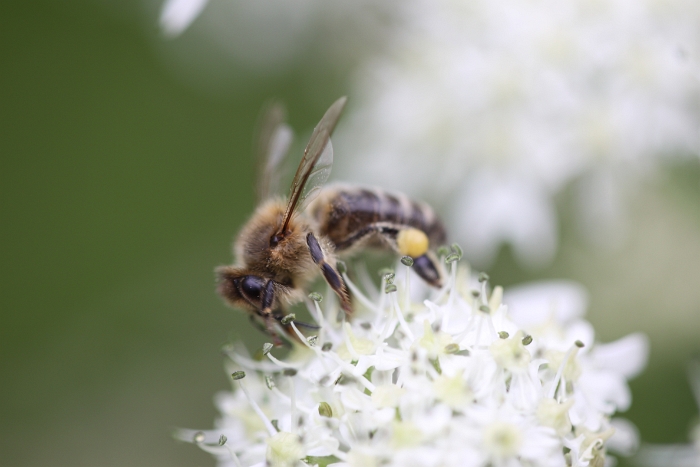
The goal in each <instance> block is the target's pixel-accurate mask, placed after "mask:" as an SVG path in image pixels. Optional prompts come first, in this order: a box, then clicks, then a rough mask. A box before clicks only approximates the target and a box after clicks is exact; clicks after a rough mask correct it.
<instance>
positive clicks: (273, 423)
mask: <svg viewBox="0 0 700 467" xmlns="http://www.w3.org/2000/svg"><path fill="white" fill-rule="evenodd" d="M270 423H272V426H274V427H275V430H277V432H279V431H280V422H279V420H277V419H274V420H270Z"/></svg>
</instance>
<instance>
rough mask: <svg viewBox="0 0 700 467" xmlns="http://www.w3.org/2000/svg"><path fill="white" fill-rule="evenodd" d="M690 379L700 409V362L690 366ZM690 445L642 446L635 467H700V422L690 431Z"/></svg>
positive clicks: (694, 361) (636, 457)
mask: <svg viewBox="0 0 700 467" xmlns="http://www.w3.org/2000/svg"><path fill="white" fill-rule="evenodd" d="M688 377H689V379H690V385H691V388H692V390H693V395H694V396H695V403H696V404H697V406H698V409H700V360H697V359H696V360H693V361H692V362H691V363H690V365H689V366H688ZM690 440H691V443H690V444H666V445H659V444H657V445H654V444H646V445H642V447H641V449H640V450H639V453H638V454H637V455H636V456H635V458H634V460H635V461H636V462H635V465H639V466H640V467H700V422H697V421H696V422H695V425H694V426H693V428H692V429H691V431H690Z"/></svg>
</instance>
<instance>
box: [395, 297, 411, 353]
mask: <svg viewBox="0 0 700 467" xmlns="http://www.w3.org/2000/svg"><path fill="white" fill-rule="evenodd" d="M391 299H392V301H393V303H394V310H396V317H397V318H398V319H399V324H400V325H401V329H402V330H403V332H404V333H406V337H408V338H409V340H410V341H411V344H413V341H415V340H416V338H415V337H414V335H413V333H412V332H411V329H410V328H409V327H408V323H407V322H406V320H405V319H404V317H403V313H402V312H401V307H400V306H399V301H398V300H396V296H392V298H391Z"/></svg>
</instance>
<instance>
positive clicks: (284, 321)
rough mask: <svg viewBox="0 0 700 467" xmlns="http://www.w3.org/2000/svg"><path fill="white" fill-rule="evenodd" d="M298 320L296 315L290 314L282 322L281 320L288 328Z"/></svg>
mask: <svg viewBox="0 0 700 467" xmlns="http://www.w3.org/2000/svg"><path fill="white" fill-rule="evenodd" d="M296 318H297V316H296V315H295V314H294V313H289V314H288V315H286V316H285V317H284V318H282V320H280V323H282V325H283V326H286V325H288V324H289V323H291V322H292V321H294V320H295V319H296Z"/></svg>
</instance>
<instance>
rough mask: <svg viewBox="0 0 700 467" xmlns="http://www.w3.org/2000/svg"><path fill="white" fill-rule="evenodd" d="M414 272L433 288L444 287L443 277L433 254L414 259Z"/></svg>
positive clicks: (429, 253)
mask: <svg viewBox="0 0 700 467" xmlns="http://www.w3.org/2000/svg"><path fill="white" fill-rule="evenodd" d="M413 270H414V271H415V272H416V274H418V275H419V276H420V277H421V279H423V280H424V281H425V282H427V283H428V284H430V285H432V286H433V287H436V288H438V289H439V288H440V287H442V276H441V274H440V269H438V266H437V259H436V258H435V256H434V255H433V254H432V253H431V252H426V253H425V254H423V255H421V256H419V257H417V258H413Z"/></svg>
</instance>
